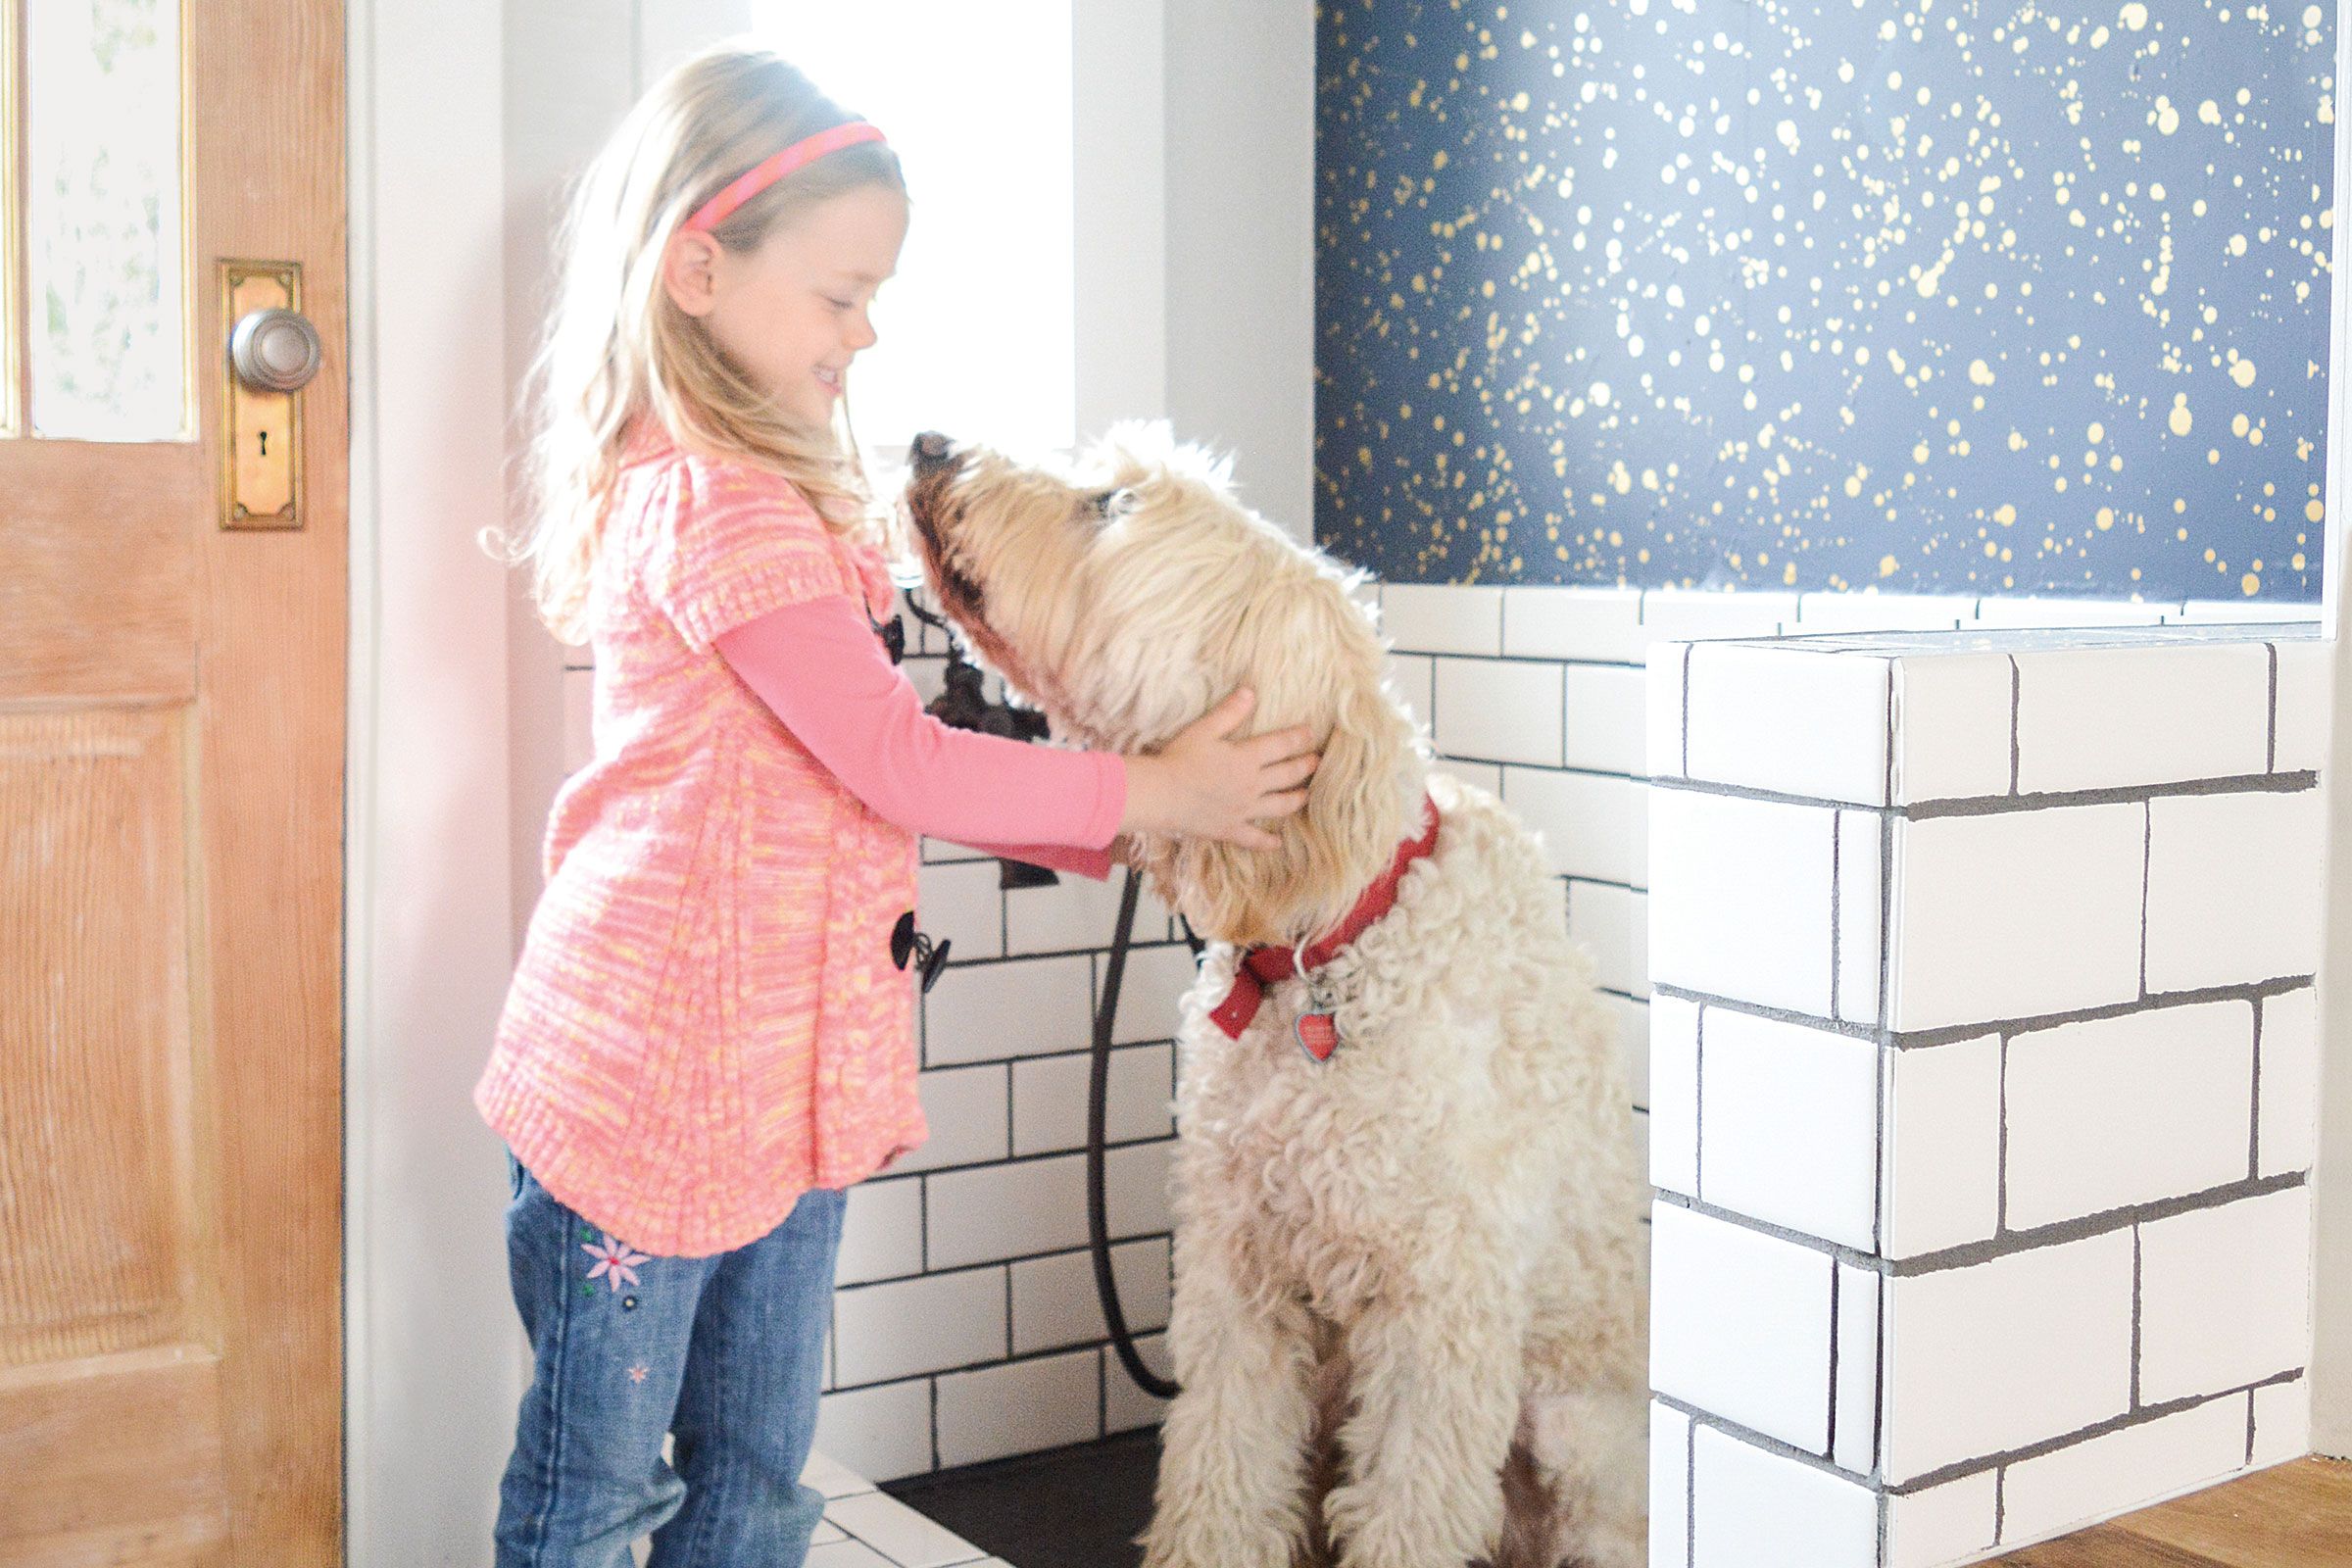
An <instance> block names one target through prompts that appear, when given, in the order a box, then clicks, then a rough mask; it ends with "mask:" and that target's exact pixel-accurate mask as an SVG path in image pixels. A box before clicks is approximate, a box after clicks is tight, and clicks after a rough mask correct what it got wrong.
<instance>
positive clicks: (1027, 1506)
mask: <svg viewBox="0 0 2352 1568" xmlns="http://www.w3.org/2000/svg"><path fill="white" fill-rule="evenodd" d="M1158 1473H1159V1433H1158V1431H1157V1430H1156V1429H1147V1430H1145V1431H1142V1432H1129V1433H1123V1434H1121V1435H1120V1436H1118V1437H1115V1438H1106V1439H1104V1440H1103V1441H1102V1442H1100V1443H1088V1444H1081V1445H1080V1446H1077V1447H1074V1448H1055V1449H1054V1450H1052V1451H1051V1452H1047V1453H1030V1454H1023V1455H1021V1456H1020V1457H1019V1458H1015V1459H999V1460H996V1461H994V1462H993V1463H990V1464H975V1465H966V1466H964V1467H963V1468H962V1469H960V1470H942V1471H940V1472H938V1473H937V1474H936V1475H927V1476H909V1477H907V1479H906V1480H904V1481H893V1482H890V1483H888V1484H887V1485H885V1486H884V1487H883V1488H882V1490H883V1491H884V1492H887V1493H888V1494H890V1495H892V1496H894V1497H896V1498H898V1499H899V1500H900V1501H901V1502H904V1503H905V1504H907V1506H908V1507H910V1508H912V1509H914V1510H915V1511H916V1512H918V1513H921V1514H924V1515H925V1516H927V1517H929V1518H932V1519H935V1520H937V1521H938V1522H939V1523H940V1524H942V1525H944V1526H946V1527H947V1528H948V1529H950V1530H953V1531H955V1532H956V1534H957V1535H959V1536H961V1537H962V1538H963V1539H964V1540H966V1541H968V1542H970V1543H971V1544H973V1545H975V1546H980V1547H984V1548H985V1549H987V1550H988V1551H990V1552H992V1553H994V1554H995V1555H997V1556H999V1557H1002V1558H1004V1559H1005V1561H1006V1562H1008V1563H1010V1564H1012V1568H1137V1565H1138V1564H1140V1563H1142V1562H1143V1560H1144V1553H1143V1549H1142V1548H1141V1547H1139V1546H1137V1545H1136V1544H1135V1538H1136V1537H1137V1536H1139V1535H1141V1534H1143V1530H1144V1526H1145V1525H1147V1524H1149V1523H1151V1520H1152V1481H1153V1479H1154V1478H1155V1477H1156V1476H1157V1475H1158Z"/></svg>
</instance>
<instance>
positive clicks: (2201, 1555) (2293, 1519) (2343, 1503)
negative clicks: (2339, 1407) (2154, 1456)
mask: <svg viewBox="0 0 2352 1568" xmlns="http://www.w3.org/2000/svg"><path fill="white" fill-rule="evenodd" d="M1995 1563H1996V1568H2346V1565H2347V1564H2352V1464H2346V1463H2343V1462H2341V1461H2337V1460H2329V1459H2299V1460H2297V1461H2295V1462H2294V1463H2293V1464H2282V1465H2279V1466H2278V1468H2276V1469H2273V1470H2265V1471H2263V1472H2262V1473H2261V1474H2260V1475H2253V1476H2248V1477H2247V1478H2246V1479H2245V1480H2243V1481H2232V1482H2230V1483H2229V1485H2228V1486H2223V1487H2215V1488H2213V1489H2211V1490H2210V1491H2206V1492H2200V1493H2196V1494H2194V1495H2190V1496H2186V1497H2180V1498H2178V1499H2176V1500H2174V1501H2172V1502H2163V1503H2158V1504H2157V1505H2156V1506H2155V1507H2153V1508H2143V1509H2141V1510H2140V1511H2139V1512H2137V1513H2131V1514H2126V1515H2124V1517H2122V1518H2121V1519H2113V1520H2110V1521H2108V1522H2107V1523H2106V1524H2103V1525H2100V1526H2098V1527H2097V1528H2095V1529H2091V1530H2085V1531H2083V1532H2082V1533H2081V1534H2080V1535H2073V1536H2068V1537H2066V1538H2065V1539H2064V1540H2062V1541H2052V1542H2048V1543H2045V1544H2042V1545H2039V1546H2028V1547H2027V1548H2026V1549H2025V1550H2023V1551H2016V1552H2011V1553H2010V1554H2009V1555H2008V1556H2006V1557H2001V1558H1997V1559H1995Z"/></svg>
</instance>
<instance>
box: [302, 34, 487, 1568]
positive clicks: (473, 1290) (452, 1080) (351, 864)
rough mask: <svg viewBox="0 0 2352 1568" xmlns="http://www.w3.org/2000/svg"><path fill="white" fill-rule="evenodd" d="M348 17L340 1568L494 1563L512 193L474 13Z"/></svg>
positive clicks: (484, 47) (484, 40) (483, 37)
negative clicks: (497, 559) (478, 1099)
mask: <svg viewBox="0 0 2352 1568" xmlns="http://www.w3.org/2000/svg"><path fill="white" fill-rule="evenodd" d="M347 15H348V23H349V29H350V30H349V45H350V58H351V77H350V109H351V149H350V152H351V162H350V199H351V227H350V239H351V275H352V309H351V340H352V355H351V358H352V364H351V366H350V374H351V378H352V497H351V502H352V505H351V522H352V550H351V566H352V620H351V628H352V641H351V654H352V670H351V681H352V692H351V726H350V736H351V740H350V747H351V749H350V757H349V795H350V801H349V807H350V826H349V833H350V838H349V848H348V872H347V876H348V882H347V898H348V901H349V924H348V944H349V949H348V969H347V972H348V978H347V982H346V988H345V1007H346V1018H345V1062H346V1065H345V1114H346V1150H345V1159H346V1168H345V1177H346V1194H347V1197H346V1214H345V1247H346V1268H347V1280H348V1283H347V1287H346V1291H345V1302H346V1307H345V1310H346V1316H347V1323H346V1350H347V1361H346V1376H347V1393H346V1397H347V1400H348V1411H349V1416H348V1422H347V1432H348V1438H349V1456H348V1471H349V1481H348V1499H349V1531H350V1544H349V1560H350V1561H351V1562H353V1563H356V1564H384V1565H387V1568H388V1565H391V1564H404V1565H405V1564H411V1563H427V1562H478V1561H483V1560H486V1559H487V1557H488V1551H489V1548H488V1542H489V1532H490V1522H491V1509H492V1499H493V1497H494V1495H495V1492H496V1486H497V1477H498V1472H499V1467H500V1466H501V1464H503V1462H504V1460H505V1457H506V1451H507V1445H508V1442H509V1440H510V1438H511V1436H512V1433H513V1423H514V1418H515V1398H516V1397H517V1396H518V1395H519V1393H520V1391H521V1378H520V1375H519V1373H520V1368H519V1365H518V1363H517V1361H516V1359H515V1338H514V1336H513V1334H512V1333H502V1332H500V1331H499V1330H500V1328H501V1327H503V1326H504V1325H506V1324H508V1323H510V1322H512V1320H513V1317H514V1308H513V1306H512V1305H511V1304H510V1302H509V1301H508V1299H507V1286H506V1256H505V1251H506V1250H505V1244H504V1241H503V1238H502V1236H501V1234H500V1226H499V1211H500V1207H501V1204H502V1203H503V1201H504V1200H505V1197H506V1188H505V1185H504V1181H503V1178H504V1170H503V1168H502V1163H501V1158H500V1153H499V1148H498V1143H497V1140H496V1139H494V1138H493V1137H492V1136H491V1135H490V1133H489V1132H488V1130H487V1129H485V1128H484V1127H483V1126H482V1124H481V1121H480V1119H479V1118H478V1117H476V1116H475V1114H474V1112H473V1107H472V1105H471V1104H470V1103H469V1102H468V1091H469V1090H470V1088H471V1086H472V1083H473V1080H474V1077H475V1075H476V1074H478V1073H479V1072H480V1070H481V1064H482V1060H483V1057H484V1055H485V1054H486V1053H487V1050H488V1047H489V1039H490V1030H491V1026H492V1024H493V1023H494V1021H495V1020H496V1017H497V1014H498V1007H499V1004H500V1002H501V1000H502V998H503V996H504V994H505V991H506V983H507V967H508V965H507V959H508V948H507V938H508V931H509V922H508V908H509V869H508V868H509V861H508V855H507V851H508V830H507V829H508V817H507V811H506V809H505V804H506V802H507V799H508V795H507V723H506V721H507V679H506V674H507V664H506V626H507V605H506V587H505V583H504V581H503V578H502V574H501V572H500V569H499V568H498V566H497V565H496V564H494V563H493V562H491V561H490V560H489V559H488V558H487V557H486V556H485V555H484V554H483V553H482V552H481V550H480V549H479V548H478V547H477V546H476V544H475V542H474V537H473V536H474V533H475V531H476V530H477V529H478V528H479V527H480V526H481V525H482V524H484V523H486V522H491V521H494V520H496V518H497V517H498V515H499V511H500V467H501V464H502V462H503V461H504V451H503V449H502V444H501V440H500V429H501V422H502V420H501V416H502V411H503V409H504V407H505V401H506V371H505V355H504V352H503V347H502V342H501V334H500V319H499V309H500V298H501V276H502V270H503V262H502V257H501V254H500V244H499V223H500V215H501V212H502V210H503V207H504V202H505V192H504V189H503V186H502V160H501V155H500V134H499V132H500V99H501V80H500V71H501V53H500V47H499V38H498V35H497V32H496V30H495V29H494V28H491V29H486V28H485V27H484V26H483V25H482V18H481V15H480V12H479V10H478V8H476V7H475V6H473V5H471V4H469V3H468V0H402V3H400V4H397V5H395V4H389V3H385V4H378V3H377V0H352V4H351V6H350V9H349V11H348V13H347ZM455 40H463V46H462V47H453V41H455Z"/></svg>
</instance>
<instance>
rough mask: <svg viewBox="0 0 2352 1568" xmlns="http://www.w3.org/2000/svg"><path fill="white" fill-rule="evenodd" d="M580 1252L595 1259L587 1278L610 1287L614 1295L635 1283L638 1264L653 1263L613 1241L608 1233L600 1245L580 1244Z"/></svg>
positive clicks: (644, 1255) (649, 1258)
mask: <svg viewBox="0 0 2352 1568" xmlns="http://www.w3.org/2000/svg"><path fill="white" fill-rule="evenodd" d="M580 1250H581V1251H583V1252H586V1253H587V1254H588V1255H589V1256H590V1257H593V1258H595V1259H596V1266H595V1267H594V1268H592V1269H590V1270H589V1271H588V1277H589V1278H590V1279H592V1280H594V1279H601V1280H603V1281H604V1282H605V1283H606V1284H608V1285H610V1286H612V1287H613V1292H614V1294H616V1295H617V1294H618V1293H619V1291H620V1288H621V1287H622V1286H623V1285H634V1284H636V1283H637V1265H638V1264H640V1263H650V1262H652V1261H653V1259H652V1258H651V1257H648V1256H647V1255H646V1254H645V1253H643V1252H640V1251H637V1250H633V1249H631V1248H628V1247H624V1246H622V1245H621V1244H620V1243H618V1242H616V1241H614V1240H613V1237H612V1234H611V1233H610V1232H608V1233H607V1234H606V1236H605V1239H604V1241H602V1242H601V1243H599V1242H582V1243H581V1244H580Z"/></svg>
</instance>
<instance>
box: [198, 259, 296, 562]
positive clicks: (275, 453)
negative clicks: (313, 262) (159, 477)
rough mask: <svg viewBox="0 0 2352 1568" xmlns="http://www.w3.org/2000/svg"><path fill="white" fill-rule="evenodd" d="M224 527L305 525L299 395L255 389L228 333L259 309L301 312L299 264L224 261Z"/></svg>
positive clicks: (222, 339)
mask: <svg viewBox="0 0 2352 1568" xmlns="http://www.w3.org/2000/svg"><path fill="white" fill-rule="evenodd" d="M220 271H221V358H220V360H219V361H218V365H219V370H220V375H221V388H222V392H221V403H222V415H223V417H222V420H221V527H223V528H256V529H260V528H268V529H282V528H299V527H301V526H302V394H301V393H300V392H271V391H266V390H261V389H258V388H256V387H253V386H251V385H249V384H247V382H246V381H245V380H244V379H243V378H242V377H241V376H239V375H238V374H237V371H236V368H235V367H234V366H233V365H232V364H231V363H230V358H229V352H228V335H229V334H230V333H231V332H233V331H234V330H235V329H236V324H237V322H239V321H241V320H243V319H245V318H246V317H247V316H249V315H251V314H252V313H253V312H255V311H266V310H269V309H270V307H272V306H275V307H278V308H280V309H283V310H288V311H299V310H301V309H302V264H301V263H299V262H245V261H227V260H223V261H222V262H221V267H220Z"/></svg>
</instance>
